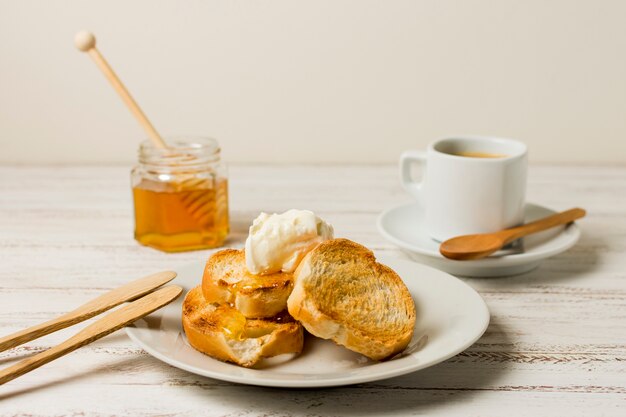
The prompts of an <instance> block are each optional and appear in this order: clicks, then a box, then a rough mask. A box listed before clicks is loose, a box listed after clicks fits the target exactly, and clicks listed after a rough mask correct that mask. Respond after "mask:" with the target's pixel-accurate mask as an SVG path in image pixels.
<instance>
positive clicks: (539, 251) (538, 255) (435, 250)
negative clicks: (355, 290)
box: [378, 203, 580, 277]
mask: <svg viewBox="0 0 626 417" xmlns="http://www.w3.org/2000/svg"><path fill="white" fill-rule="evenodd" d="M525 211H526V213H525V222H529V221H533V220H537V219H540V218H542V217H546V216H549V215H551V214H554V213H555V211H553V210H550V209H548V208H546V207H542V206H539V205H535V204H527V205H526V209H525ZM424 229H425V228H424V211H423V209H422V208H421V207H420V206H419V205H418V204H417V203H410V204H404V205H401V206H397V207H394V208H391V209H389V210H386V211H384V212H383V213H382V214H381V215H380V216H379V217H378V231H379V232H380V233H381V234H382V235H383V236H384V237H385V239H387V240H389V241H390V242H392V243H395V244H396V245H398V246H400V247H401V248H402V249H404V250H406V251H407V252H408V253H409V255H410V256H411V258H413V259H415V260H417V261H419V262H423V263H425V264H427V265H431V266H434V267H435V268H438V269H441V270H443V271H446V272H449V273H451V274H454V275H463V276H470V277H496V276H506V275H515V274H521V273H523V272H527V271H530V270H532V269H534V268H536V267H537V266H539V264H540V263H541V261H542V260H543V259H546V258H548V257H550V256H553V255H556V254H558V253H561V252H564V251H566V250H567V249H569V248H571V247H572V246H574V244H575V243H576V242H577V241H578V238H579V237H580V229H579V228H578V226H577V225H576V224H575V223H572V224H570V225H568V226H561V227H556V228H553V229H550V230H546V231H545V232H541V233H536V234H534V235H530V236H528V237H526V238H524V239H521V241H520V242H519V243H518V244H517V245H516V246H517V247H514V248H511V249H509V250H502V251H499V252H496V253H495V254H493V255H492V256H490V257H488V258H485V259H479V260H475V261H455V260H451V259H447V258H444V257H443V256H442V255H441V254H440V253H439V242H436V241H435V240H433V239H432V238H430V237H429V236H428V235H427V234H426V233H425V230H424Z"/></svg>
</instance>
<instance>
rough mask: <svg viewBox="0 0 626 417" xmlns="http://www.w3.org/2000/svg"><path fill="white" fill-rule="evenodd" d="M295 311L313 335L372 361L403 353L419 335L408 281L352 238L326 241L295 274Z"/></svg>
mask: <svg viewBox="0 0 626 417" xmlns="http://www.w3.org/2000/svg"><path fill="white" fill-rule="evenodd" d="M294 278H295V285H294V289H293V291H292V293H291V295H290V296H289V300H288V301H287V305H288V308H289V313H290V314H291V315H292V316H293V317H294V318H295V319H296V320H298V321H300V322H301V323H302V325H303V326H304V327H305V328H306V329H307V330H308V331H309V332H310V333H312V334H313V335H315V336H318V337H321V338H323V339H331V340H333V341H335V342H336V343H338V344H340V345H343V346H345V347H347V348H348V349H350V350H353V351H355V352H359V353H361V354H363V355H365V356H367V357H369V358H371V359H374V360H382V359H385V358H389V357H391V356H393V355H395V354H396V353H398V352H400V351H402V350H403V349H404V348H405V347H406V346H407V345H408V343H409V341H410V340H411V337H412V336H413V327H414V325H415V303H414V302H413V298H412V297H411V294H410V293H409V290H408V289H407V287H406V285H404V282H402V279H400V277H399V276H398V274H396V273H395V272H394V271H393V270H392V269H391V268H389V267H387V266H385V265H382V264H380V263H378V262H376V259H375V257H374V254H373V253H372V252H371V251H370V250H369V249H367V248H366V247H364V246H361V245H359V244H358V243H355V242H352V241H350V240H347V239H334V240H328V241H326V242H322V243H320V244H319V245H318V246H317V247H316V248H315V249H313V250H312V251H311V252H309V253H308V254H307V255H306V256H305V257H304V259H303V260H302V262H301V263H300V265H299V266H298V268H297V269H296V271H295V273H294Z"/></svg>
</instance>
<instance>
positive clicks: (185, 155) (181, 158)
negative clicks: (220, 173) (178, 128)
mask: <svg viewBox="0 0 626 417" xmlns="http://www.w3.org/2000/svg"><path fill="white" fill-rule="evenodd" d="M164 140H165V142H166V143H167V145H168V147H167V148H158V147H156V146H154V143H153V142H152V141H151V140H144V141H143V142H141V143H140V145H139V163H141V164H146V165H152V166H161V167H163V166H167V167H170V168H176V167H190V166H202V165H205V164H211V163H215V162H218V161H219V159H220V147H219V144H218V142H217V140H216V139H214V138H211V137H205V136H191V135H177V136H165V137H164Z"/></svg>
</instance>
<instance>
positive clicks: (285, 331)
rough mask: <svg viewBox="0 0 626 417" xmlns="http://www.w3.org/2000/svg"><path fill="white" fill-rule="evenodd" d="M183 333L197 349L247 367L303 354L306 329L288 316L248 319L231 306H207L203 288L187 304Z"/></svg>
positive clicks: (193, 291) (195, 291)
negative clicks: (271, 359)
mask: <svg viewBox="0 0 626 417" xmlns="http://www.w3.org/2000/svg"><path fill="white" fill-rule="evenodd" d="M183 329H184V330H185V334H186V335H187V340H189V343H190V344H191V346H192V347H193V348H194V349H196V350H199V351H200V352H202V353H205V354H207V355H209V356H212V357H214V358H216V359H219V360H222V361H225V362H234V363H236V364H238V365H241V366H245V367H251V366H254V365H255V364H256V363H257V362H258V361H260V360H261V358H264V357H271V356H276V355H280V354H283V353H300V352H301V351H302V343H303V339H304V336H303V330H302V326H301V325H300V323H297V322H296V321H294V320H293V318H292V317H291V316H289V314H287V312H284V313H283V314H280V315H278V316H275V317H272V318H271V319H246V318H245V317H244V316H243V315H242V314H241V313H239V312H238V311H237V310H235V309H234V308H232V307H230V306H228V305H218V304H212V303H208V302H206V300H205V299H204V296H203V295H202V289H201V287H199V286H198V287H196V288H194V289H192V290H191V291H189V292H188V293H187V295H186V296H185V300H184V301H183Z"/></svg>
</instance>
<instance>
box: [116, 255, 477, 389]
mask: <svg viewBox="0 0 626 417" xmlns="http://www.w3.org/2000/svg"><path fill="white" fill-rule="evenodd" d="M379 261H380V262H382V263H384V264H386V265H388V266H390V267H391V268H393V269H394V270H395V271H396V272H397V273H398V274H399V275H400V276H401V277H402V279H403V280H404V282H405V283H406V284H407V287H408V288H409V290H410V291H411V295H412V296H413V299H414V300H415V303H416V307H417V322H416V325H415V334H414V336H413V340H412V341H411V343H410V344H409V347H408V348H407V350H406V351H405V352H404V353H402V354H401V355H399V357H396V358H395V359H391V360H389V361H386V362H373V361H371V360H369V359H367V358H366V357H365V356H362V355H360V354H357V353H355V352H352V351H350V350H348V349H345V348H344V347H341V346H338V345H335V344H334V343H332V342H330V341H328V340H322V339H318V338H316V337H314V336H312V335H310V334H307V335H306V336H305V344H304V350H303V352H302V354H300V355H299V356H296V357H292V355H281V356H277V357H275V358H270V359H266V360H264V361H263V362H262V364H261V365H260V366H259V367H258V368H257V369H246V368H242V367H240V366H237V365H232V364H229V363H224V362H220V361H218V360H215V359H212V358H211V357H209V356H206V355H204V354H202V353H200V352H198V351H196V350H194V349H193V348H192V347H191V346H190V345H189V343H188V342H187V339H186V338H185V335H184V332H183V329H182V325H181V305H182V301H183V297H182V296H181V297H180V298H179V299H178V300H176V301H175V302H174V303H172V304H170V305H168V306H167V307H165V308H163V309H161V310H159V311H157V312H155V313H153V314H151V315H150V316H148V317H146V318H144V319H142V320H139V321H137V322H135V324H134V325H133V326H132V327H128V328H126V332H127V333H128V335H129V336H130V338H131V339H132V340H133V341H134V342H135V343H137V344H138V345H139V346H141V347H142V348H143V349H145V350H146V351H147V352H148V353H150V354H151V355H153V356H154V357H156V358H158V359H160V360H162V361H163V362H166V363H168V364H170V365H173V366H176V367H178V368H181V369H184V370H186V371H189V372H193V373H195V374H198V375H203V376H207V377H211V378H215V379H220V380H224V381H230V382H238V383H242V384H250V385H263V386H273V387H328V386H337V385H347V384H356V383H361V382H368V381H376V380H380V379H384V378H390V377H393V376H398V375H403V374H406V373H409V372H413V371H417V370H419V369H423V368H426V367H429V366H432V365H434V364H437V363H439V362H442V361H444V360H446V359H448V358H450V357H452V356H454V355H456V354H458V353H459V352H461V351H463V350H465V349H466V348H467V347H469V346H470V345H472V344H473V343H474V342H475V341H476V340H477V339H478V338H479V337H480V336H481V335H482V334H483V333H484V332H485V330H486V328H487V325H488V324H489V311H488V310H487V306H486V305H485V302H484V301H483V299H482V298H481V297H480V295H478V293H476V291H474V290H473V289H472V288H471V287H469V286H468V285H467V284H465V283H464V282H462V281H460V280H459V279H457V278H455V277H453V276H451V275H448V274H446V273H445V272H441V271H438V270H436V269H433V268H430V267H427V266H424V265H419V264H416V263H414V262H411V261H404V260H398V259H393V258H391V259H390V258H383V257H381V258H380V259H379ZM203 268H204V264H203V263H198V264H193V265H189V266H188V267H185V268H181V269H180V270H179V271H178V277H177V278H176V279H175V281H173V283H175V284H177V285H181V286H183V287H184V288H185V292H186V291H188V290H190V289H191V288H193V287H195V286H196V285H199V284H200V281H201V277H202V271H203Z"/></svg>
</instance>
